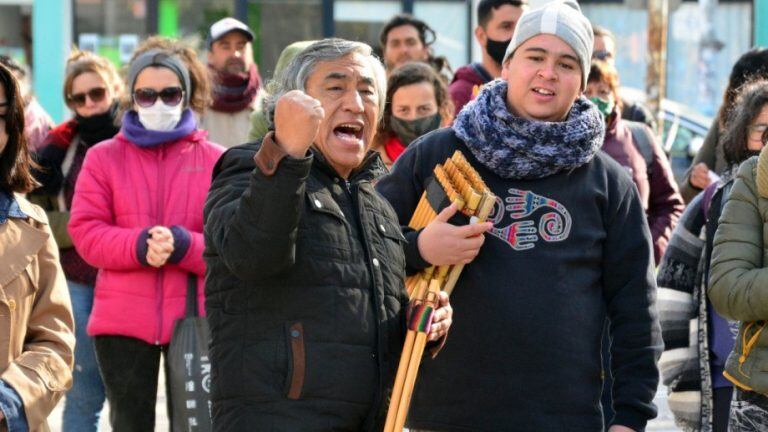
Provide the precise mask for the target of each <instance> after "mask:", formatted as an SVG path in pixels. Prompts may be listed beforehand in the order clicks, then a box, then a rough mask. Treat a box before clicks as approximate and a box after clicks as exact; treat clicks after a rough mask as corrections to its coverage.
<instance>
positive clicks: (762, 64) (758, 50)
mask: <svg viewBox="0 0 768 432" xmlns="http://www.w3.org/2000/svg"><path fill="white" fill-rule="evenodd" d="M758 79H768V48H762V47H755V48H752V49H751V50H749V51H747V52H746V53H744V54H743V55H742V56H741V57H739V59H738V60H737V61H736V63H735V64H734V65H733V69H732V70H731V75H730V77H729V78H728V86H727V87H726V89H725V93H723V103H722V104H721V105H720V109H719V110H718V112H717V117H716V118H715V120H714V121H713V122H712V126H711V127H710V128H709V132H708V133H707V136H706V138H704V144H703V145H702V147H701V149H700V150H699V152H698V153H697V154H696V157H695V158H694V159H693V162H692V163H691V168H690V169H689V170H688V173H687V174H686V176H685V178H684V179H683V181H682V183H681V184H680V193H681V194H682V195H683V199H685V201H686V202H690V201H691V200H692V199H693V197H694V196H696V194H697V193H699V192H701V191H702V190H703V189H705V188H706V187H707V186H709V185H710V183H713V181H712V179H713V178H715V176H713V175H712V174H716V175H718V176H719V175H720V174H721V173H722V172H723V171H724V170H726V169H728V168H730V164H729V163H728V162H727V161H726V160H725V154H724V152H723V148H722V147H720V143H721V142H722V140H721V139H720V134H721V133H722V130H723V129H724V128H725V123H726V121H727V120H728V116H729V114H730V112H731V110H732V109H733V105H734V101H735V99H736V95H737V94H739V91H740V90H741V87H742V86H743V85H744V84H745V83H747V82H750V81H754V80H758ZM710 173H711V174H710Z"/></svg>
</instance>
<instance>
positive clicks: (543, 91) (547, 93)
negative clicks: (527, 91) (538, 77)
mask: <svg viewBox="0 0 768 432" xmlns="http://www.w3.org/2000/svg"><path fill="white" fill-rule="evenodd" d="M533 92H534V93H537V94H540V95H542V96H554V95H555V92H553V91H552V90H549V89H545V88H541V87H534V88H533Z"/></svg>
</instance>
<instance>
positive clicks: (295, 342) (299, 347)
mask: <svg viewBox="0 0 768 432" xmlns="http://www.w3.org/2000/svg"><path fill="white" fill-rule="evenodd" d="M285 329H286V340H287V344H288V352H289V353H290V354H289V356H288V370H289V373H288V375H287V379H286V383H285V385H286V395H287V396H288V399H294V400H295V399H299V398H301V392H302V390H303V388H304V378H305V374H306V353H305V350H304V326H302V324H301V323H300V322H298V323H292V324H286V326H285Z"/></svg>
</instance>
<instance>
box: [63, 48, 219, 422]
mask: <svg viewBox="0 0 768 432" xmlns="http://www.w3.org/2000/svg"><path fill="white" fill-rule="evenodd" d="M127 82H128V89H129V95H130V100H129V101H127V103H126V105H128V106H129V107H130V109H129V110H128V111H127V112H126V113H125V115H124V117H123V121H122V127H121V129H120V132H119V133H118V134H117V136H115V137H114V138H113V139H110V140H107V141H104V142H102V143H100V144H98V145H96V146H94V147H93V148H92V149H91V150H90V151H89V152H88V153H87V155H86V158H85V161H84V163H83V167H82V170H81V172H80V176H79V177H78V180H77V184H76V186H75V195H74V199H73V203H72V210H71V219H70V224H69V232H70V235H71V236H72V241H73V243H74V244H75V247H76V248H77V251H78V253H79V254H80V255H81V256H82V257H83V258H84V259H85V260H86V261H87V262H88V263H90V264H91V265H93V266H94V267H97V268H98V269H99V274H98V277H97V279H96V287H95V298H94V304H93V312H92V313H91V317H90V320H89V322H88V334H89V335H92V336H94V337H95V346H96V357H97V360H98V363H99V368H100V370H101V374H102V377H103V378H104V385H105V388H106V393H107V400H108V401H109V404H110V410H111V415H110V421H111V423H112V428H113V430H115V431H116V432H119V431H146V430H153V428H154V413H155V401H156V393H157V379H158V370H159V366H160V355H161V353H164V352H167V348H168V343H169V341H170V338H171V331H172V327H173V323H174V321H175V320H177V319H179V318H181V317H182V316H183V315H184V305H185V293H186V285H187V276H188V274H189V273H193V274H196V275H197V276H198V297H199V301H198V304H199V305H201V307H200V313H201V314H202V313H203V310H202V305H203V301H202V298H203V276H204V274H205V265H204V263H203V234H202V231H203V219H202V218H203V204H204V201H205V196H206V193H207V191H208V188H209V186H210V182H211V172H212V170H213V166H214V164H215V163H216V161H217V159H218V157H219V156H220V155H221V153H222V152H223V151H224V149H223V148H222V147H220V146H218V145H216V144H213V143H211V142H209V141H207V140H206V136H207V133H206V132H204V131H201V130H199V129H198V128H197V124H196V122H195V117H194V115H193V113H192V110H191V109H190V102H189V101H190V99H191V98H192V97H193V95H191V94H190V93H191V92H193V91H194V89H193V88H192V86H191V85H190V78H189V72H188V70H187V68H186V66H185V65H184V63H183V62H182V61H181V60H179V59H178V58H177V57H176V56H174V55H173V54H172V53H169V52H166V51H161V50H151V51H147V52H146V53H144V54H142V55H140V56H138V57H137V58H136V59H135V60H134V61H133V62H132V63H131V64H130V68H129V71H128V81H127ZM193 108H194V107H193ZM166 366H167V364H166Z"/></svg>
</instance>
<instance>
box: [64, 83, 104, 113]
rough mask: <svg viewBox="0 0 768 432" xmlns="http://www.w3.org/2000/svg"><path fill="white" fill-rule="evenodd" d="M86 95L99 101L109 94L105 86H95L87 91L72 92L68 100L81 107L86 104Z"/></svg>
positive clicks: (92, 99) (95, 101) (96, 101)
mask: <svg viewBox="0 0 768 432" xmlns="http://www.w3.org/2000/svg"><path fill="white" fill-rule="evenodd" d="M86 96H87V97H88V99H90V100H91V101H93V102H94V103H99V102H101V101H103V100H104V98H105V97H106V96H107V89H106V88H104V87H94V88H92V89H90V90H88V91H87V92H83V93H75V94H71V95H69V98H68V100H69V102H70V103H72V104H74V105H75V106H76V107H77V108H81V107H83V106H84V105H85V98H86Z"/></svg>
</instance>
